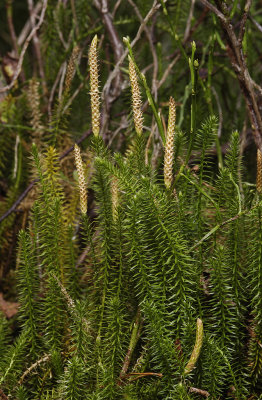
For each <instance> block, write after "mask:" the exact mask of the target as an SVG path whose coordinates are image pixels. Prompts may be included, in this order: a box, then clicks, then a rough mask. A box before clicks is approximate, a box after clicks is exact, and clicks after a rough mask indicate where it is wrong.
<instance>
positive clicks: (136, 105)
mask: <svg viewBox="0 0 262 400" xmlns="http://www.w3.org/2000/svg"><path fill="white" fill-rule="evenodd" d="M129 79H130V83H131V91H132V106H133V116H134V123H135V130H136V133H137V134H138V135H139V136H140V135H141V134H142V132H143V114H142V109H141V108H142V100H141V94H140V89H139V85H138V81H137V74H136V68H135V64H134V63H133V61H132V59H131V57H129Z"/></svg>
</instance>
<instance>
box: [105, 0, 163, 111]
mask: <svg viewBox="0 0 262 400" xmlns="http://www.w3.org/2000/svg"><path fill="white" fill-rule="evenodd" d="M160 7H161V5H160V4H159V3H158V2H157V0H154V2H153V4H152V7H151V9H150V10H149V11H148V13H147V15H146V16H145V18H144V20H143V23H141V24H140V26H139V29H138V31H137V34H136V36H135V38H134V40H133V41H132V42H131V47H134V45H135V44H136V43H137V42H138V40H139V39H140V37H141V35H142V32H143V31H144V28H145V26H146V25H147V23H148V21H149V20H150V19H151V18H152V16H153V15H154V14H155V13H156V11H157V10H158V9H159V8H160ZM127 54H128V49H125V50H124V52H123V54H122V55H121V57H120V58H119V59H118V61H117V63H116V65H115V67H114V69H113V71H112V72H111V73H110V75H109V77H108V79H107V81H106V83H105V85H104V88H103V91H102V96H101V97H102V101H103V103H104V102H105V101H108V99H109V100H110V101H113V99H112V96H111V86H112V82H113V80H114V79H115V78H116V76H117V75H118V74H119V71H120V66H121V64H122V63H123V61H124V59H125V58H126V56H127ZM121 90H122V87H121Z"/></svg>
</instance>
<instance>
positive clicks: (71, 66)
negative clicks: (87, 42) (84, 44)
mask: <svg viewBox="0 0 262 400" xmlns="http://www.w3.org/2000/svg"><path fill="white" fill-rule="evenodd" d="M79 51H80V49H79V47H78V46H77V45H76V46H75V47H74V48H73V51H72V54H71V57H70V59H69V61H68V65H67V70H66V77H65V91H66V92H69V90H70V87H71V83H72V80H73V77H74V74H75V71H76V62H77V59H78V55H79Z"/></svg>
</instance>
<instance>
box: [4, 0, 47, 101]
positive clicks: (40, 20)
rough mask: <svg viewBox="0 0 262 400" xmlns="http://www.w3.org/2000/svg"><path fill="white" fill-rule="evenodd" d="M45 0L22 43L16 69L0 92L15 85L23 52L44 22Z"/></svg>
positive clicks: (20, 67)
mask: <svg viewBox="0 0 262 400" xmlns="http://www.w3.org/2000/svg"><path fill="white" fill-rule="evenodd" d="M47 2H48V0H43V7H42V11H41V14H40V18H39V21H38V23H37V25H35V27H34V28H33V29H32V30H31V32H30V34H29V35H28V37H27V39H26V41H25V43H24V45H23V48H22V51H21V54H20V57H19V60H18V64H17V67H16V71H15V73H14V76H13V78H12V81H11V82H10V84H9V85H7V86H5V87H3V88H0V93H2V92H6V91H7V90H10V89H12V87H13V86H14V85H15V82H16V80H17V78H18V76H19V74H20V72H21V69H22V65H23V61H24V57H25V53H26V50H27V48H28V46H29V43H30V41H31V40H32V39H33V37H34V35H35V33H36V32H37V31H38V30H39V28H40V27H41V25H42V24H43V22H44V18H45V12H46V8H47Z"/></svg>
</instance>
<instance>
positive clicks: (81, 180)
mask: <svg viewBox="0 0 262 400" xmlns="http://www.w3.org/2000/svg"><path fill="white" fill-rule="evenodd" d="M74 153H75V164H76V169H77V174H78V186H79V193H80V209H81V213H82V214H86V212H87V192H86V183H85V174H84V167H83V161H82V157H81V153H80V148H79V147H78V146H77V144H75V148H74Z"/></svg>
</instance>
